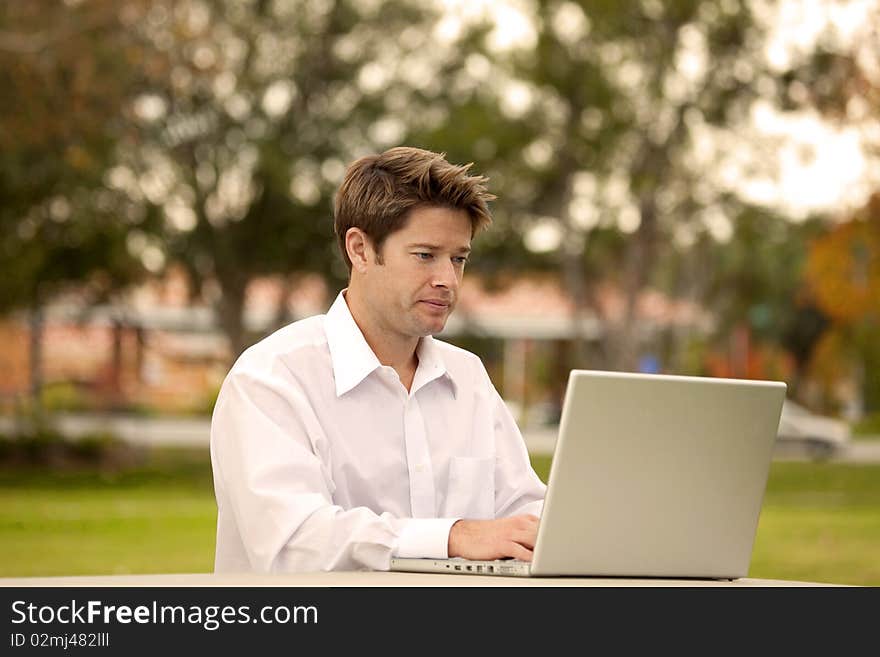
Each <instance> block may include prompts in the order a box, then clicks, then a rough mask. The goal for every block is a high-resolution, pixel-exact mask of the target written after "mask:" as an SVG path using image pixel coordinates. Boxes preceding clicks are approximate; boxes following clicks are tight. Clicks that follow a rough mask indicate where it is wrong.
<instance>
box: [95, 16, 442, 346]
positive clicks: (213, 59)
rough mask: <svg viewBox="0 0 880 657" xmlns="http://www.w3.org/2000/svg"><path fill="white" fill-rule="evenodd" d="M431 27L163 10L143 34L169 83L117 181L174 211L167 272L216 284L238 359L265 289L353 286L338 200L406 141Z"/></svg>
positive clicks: (146, 107) (416, 19)
mask: <svg viewBox="0 0 880 657" xmlns="http://www.w3.org/2000/svg"><path fill="white" fill-rule="evenodd" d="M429 18H430V15H429V14H427V13H426V12H425V11H424V10H422V9H420V8H418V3H412V4H411V3H408V2H403V1H397V2H386V3H354V2H346V1H343V0H338V1H335V2H292V1H290V2H283V1H279V2H263V1H260V2H253V3H241V2H233V1H232V0H228V1H222V2H215V3H205V2H200V1H198V0H191V1H187V2H158V3H153V6H152V9H151V11H150V14H149V16H148V19H147V20H146V21H145V22H144V24H143V25H142V26H141V31H142V34H143V37H144V38H145V39H147V40H149V41H150V42H152V43H153V44H155V46H156V47H157V48H163V49H164V50H165V52H166V53H167V55H168V69H167V70H166V71H165V79H166V83H165V84H154V85H153V86H151V87H150V88H147V89H144V92H143V94H142V95H141V96H140V98H139V99H138V100H137V101H136V103H135V107H136V110H137V112H138V116H139V120H140V124H139V127H140V136H139V138H138V139H137V140H131V141H130V142H128V143H126V144H124V145H123V147H122V149H121V159H120V163H119V165H118V166H117V167H116V168H115V169H114V171H113V172H112V173H111V180H112V181H114V184H115V186H116V187H117V188H118V189H120V190H122V191H125V192H126V193H128V194H129V195H130V196H131V197H132V198H139V199H144V198H146V199H147V200H149V201H152V202H154V203H156V204H158V205H159V206H161V208H162V211H163V215H164V224H165V230H164V234H163V244H162V248H163V252H164V254H165V256H166V259H167V261H168V262H180V263H182V264H183V265H184V266H185V267H186V269H187V271H188V272H189V274H190V276H191V279H192V281H193V283H194V289H195V290H196V292H197V293H200V292H204V291H206V289H207V288H208V287H209V286H210V285H215V286H216V288H217V290H218V294H217V295H216V310H217V316H218V318H219V320H220V325H221V326H222V328H223V330H224V332H225V333H226V335H227V337H228V339H229V344H230V348H231V351H232V355H233V357H235V356H236V355H237V354H238V353H239V352H240V351H242V350H243V349H244V348H245V347H246V346H247V345H248V344H249V343H250V342H251V337H252V336H250V335H249V334H248V332H247V331H248V327H247V326H246V325H245V321H244V302H245V293H246V290H247V287H248V284H249V283H250V282H251V281H252V280H253V279H254V278H255V277H257V276H262V275H270V274H280V275H282V276H284V277H285V278H286V279H287V280H288V281H291V280H292V278H291V277H293V276H294V275H295V274H297V273H299V272H304V271H316V272H319V273H321V274H322V275H324V276H325V277H327V278H328V279H329V280H330V281H331V282H332V283H335V284H340V285H341V283H342V282H343V281H344V280H345V278H346V277H347V271H345V268H344V265H343V264H342V261H341V258H339V257H338V255H337V254H336V248H337V247H336V245H335V239H334V237H333V232H332V221H331V214H332V194H333V191H334V190H335V188H336V185H337V184H338V183H339V182H340V180H341V177H342V174H343V173H344V168H345V164H346V163H347V162H349V161H350V160H352V159H354V158H355V157H356V156H359V155H363V154H366V153H368V152H373V151H375V150H377V149H380V148H384V147H387V146H389V145H394V144H395V143H396V142H397V141H398V140H400V139H402V138H403V137H404V136H405V135H406V126H405V123H404V121H402V120H401V119H400V118H397V114H396V113H398V112H399V113H403V112H404V111H405V110H407V109H408V108H407V107H406V105H407V103H408V100H409V96H408V93H409V89H411V88H412V87H413V84H414V83H418V82H419V80H418V78H419V74H418V71H416V72H415V74H413V73H412V72H411V71H409V72H407V70H406V68H405V67H406V66H407V65H408V63H409V62H411V60H410V59H409V58H410V57H414V58H415V57H421V58H425V57H427V56H428V53H425V52H423V51H422V47H423V44H424V43H425V40H424V39H425V32H424V29H425V25H426V21H428V20H429ZM408 77H410V78H415V79H414V80H409V81H407V79H406V78H408ZM283 310H284V309H283V308H282V311H283ZM282 314H283V312H282Z"/></svg>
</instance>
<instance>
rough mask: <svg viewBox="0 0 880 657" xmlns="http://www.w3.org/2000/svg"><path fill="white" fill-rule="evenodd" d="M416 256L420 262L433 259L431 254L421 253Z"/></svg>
mask: <svg viewBox="0 0 880 657" xmlns="http://www.w3.org/2000/svg"><path fill="white" fill-rule="evenodd" d="M415 256H416V257H417V258H418V259H419V260H430V259H431V254H430V253H424V252H420V253H416V254H415Z"/></svg>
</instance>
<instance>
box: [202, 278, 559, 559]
mask: <svg viewBox="0 0 880 657" xmlns="http://www.w3.org/2000/svg"><path fill="white" fill-rule="evenodd" d="M417 355H418V361H419V362H418V368H417V369H416V372H415V377H414V379H413V382H412V386H411V389H410V391H409V392H407V390H406V388H405V387H404V386H403V384H402V383H401V381H400V378H399V377H398V375H397V372H396V371H395V370H394V369H393V368H391V367H388V366H383V365H382V364H381V363H380V362H379V360H378V359H377V358H376V355H375V354H374V353H373V351H372V350H371V349H370V347H369V345H368V344H367V342H366V340H365V339H364V337H363V334H362V333H361V331H360V329H359V328H358V326H357V324H356V323H355V321H354V319H353V318H352V316H351V313H350V312H349V309H348V305H347V303H346V301H345V298H344V296H343V294H342V293H340V294H339V296H338V297H337V298H336V301H335V302H334V303H333V305H332V307H331V308H330V310H329V311H328V312H327V314H326V315H317V316H314V317H310V318H307V319H304V320H301V321H298V322H294V323H293V324H290V325H288V326H286V327H284V328H282V329H281V330H279V331H276V332H275V333H273V334H272V335H270V336H268V337H267V338H265V339H264V340H262V341H260V342H259V343H257V344H255V345H254V346H252V347H251V348H249V349H248V350H247V351H245V352H244V353H243V354H242V355H241V357H240V358H239V359H238V361H237V362H236V363H235V365H234V366H233V367H232V370H231V371H230V372H229V374H228V376H227V377H226V380H225V381H224V383H223V386H222V388H221V390H220V395H219V397H218V399H217V404H216V406H215V409H214V415H213V418H212V421H211V463H212V467H213V472H214V490H215V494H216V496H217V507H218V515H217V552H216V560H215V564H214V568H215V571H216V572H292V571H315V570H359V569H374V570H387V569H388V568H389V566H390V560H391V557H392V556H400V557H431V558H445V557H447V548H448V539H449V530H450V528H451V526H452V524H453V523H454V522H455V521H456V520H458V519H460V518H468V519H488V518H498V517H504V516H511V515H516V514H520V513H533V514H535V515H540V513H541V510H542V506H543V499H544V492H545V486H544V484H543V483H542V482H541V480H540V479H539V478H538V476H537V475H536V474H535V472H534V470H533V469H532V467H531V465H530V462H529V457H528V453H527V451H526V448H525V443H524V442H523V439H522V436H521V434H520V432H519V429H518V428H517V426H516V423H515V422H514V420H513V417H512V416H511V414H510V412H509V411H508V409H507V406H506V405H505V403H504V402H503V401H502V399H501V397H500V396H499V395H498V392H497V391H496V390H495V388H494V386H493V385H492V382H491V380H490V379H489V376H488V374H487V373H486V370H485V368H484V367H483V364H482V362H481V361H480V359H479V358H478V357H477V356H475V355H474V354H472V353H470V352H467V351H464V350H463V349H459V348H457V347H454V346H452V345H449V344H446V343H444V342H440V341H438V340H435V339H433V338H430V337H427V338H422V339H421V340H420V341H419V346H418V350H417Z"/></svg>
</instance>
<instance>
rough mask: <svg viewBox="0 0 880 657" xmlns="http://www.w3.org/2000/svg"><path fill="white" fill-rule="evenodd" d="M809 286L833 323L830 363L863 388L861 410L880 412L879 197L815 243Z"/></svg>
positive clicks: (810, 257)
mask: <svg viewBox="0 0 880 657" xmlns="http://www.w3.org/2000/svg"><path fill="white" fill-rule="evenodd" d="M805 280H806V284H807V286H808V288H809V290H810V291H811V292H812V294H813V296H814V297H815V299H816V302H817V303H818V305H819V307H820V308H821V309H822V311H823V312H824V313H825V314H826V315H827V316H828V317H829V318H830V320H831V323H832V325H831V330H830V333H829V335H828V336H827V342H828V344H829V345H834V346H836V349H832V354H831V357H834V358H837V359H838V360H839V361H842V362H843V363H846V364H847V369H849V370H850V372H849V373H850V375H851V376H853V377H854V378H855V379H856V381H858V382H859V385H860V388H861V393H862V397H863V405H864V409H863V410H865V411H867V412H873V411H877V410H880V193H877V194H874V195H872V196H871V198H870V199H869V200H868V202H867V203H866V204H865V206H864V207H862V208H861V209H859V210H858V211H857V212H855V213H854V214H853V216H852V217H850V218H849V220H848V221H845V222H842V223H840V224H839V225H837V226H835V227H834V228H832V229H831V230H829V231H828V232H827V233H826V234H825V235H823V236H821V237H818V238H817V239H816V240H815V241H814V242H813V244H812V246H811V248H810V251H809V258H808V260H807V269H806V276H805ZM829 348H830V347H829Z"/></svg>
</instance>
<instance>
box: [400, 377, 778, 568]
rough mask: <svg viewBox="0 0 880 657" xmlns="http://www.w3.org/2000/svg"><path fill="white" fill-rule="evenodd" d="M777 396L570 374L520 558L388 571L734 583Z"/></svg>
mask: <svg viewBox="0 0 880 657" xmlns="http://www.w3.org/2000/svg"><path fill="white" fill-rule="evenodd" d="M785 394H786V384H785V383H783V382H781V381H755V380H747V379H723V378H712V377H694V376H673V375H666V374H641V373H622V372H606V371H594V370H572V371H571V373H570V375H569V379H568V385H567V388H566V392H565V399H564V402H563V407H562V416H561V420H560V424H559V436H558V438H557V440H556V446H555V448H554V454H553V461H552V464H551V467H550V476H549V481H548V482H547V493H546V496H545V499H544V510H543V513H542V514H541V520H540V523H539V526H538V536H537V542H536V543H535V549H534V552H533V555H532V561H531V563H529V562H525V561H516V560H498V561H471V560H466V559H458V558H456V559H404V558H392V560H391V570H397V571H408V572H438V573H455V574H472V575H506V576H525V577H551V576H577V577H630V578H651V577H658V578H676V579H678V578H699V579H737V578H740V577H745V576H746V575H747V574H748V569H749V563H750V561H751V554H752V548H753V545H754V540H755V533H756V531H757V527H758V518H759V515H760V511H761V504H762V502H763V498H764V490H765V487H766V484H767V476H768V473H769V470H770V464H771V461H772V456H773V449H774V442H775V440H776V435H777V431H778V428H779V419H780V414H781V412H782V403H783V401H784V399H785Z"/></svg>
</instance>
